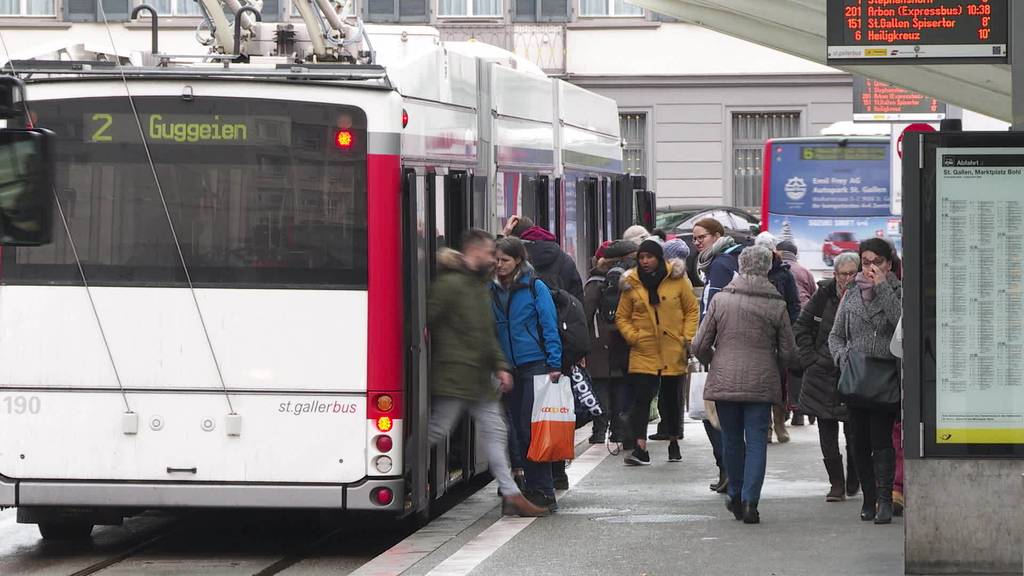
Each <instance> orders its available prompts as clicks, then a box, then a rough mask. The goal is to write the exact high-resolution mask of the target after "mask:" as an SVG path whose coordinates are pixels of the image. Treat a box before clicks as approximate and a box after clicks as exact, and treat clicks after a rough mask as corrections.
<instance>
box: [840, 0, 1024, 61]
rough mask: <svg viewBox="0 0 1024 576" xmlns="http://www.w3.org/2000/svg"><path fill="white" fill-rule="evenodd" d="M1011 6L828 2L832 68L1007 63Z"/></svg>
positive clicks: (998, 2)
mask: <svg viewBox="0 0 1024 576" xmlns="http://www.w3.org/2000/svg"><path fill="white" fill-rule="evenodd" d="M1007 4H1008V0H961V1H957V0H828V5H827V8H828V20H827V22H828V29H827V40H828V61H829V63H831V64H855V63H856V64H863V63H883V62H884V63H894V64H912V63H915V62H917V63H920V61H921V60H927V61H928V62H929V63H933V64H934V63H943V62H945V63H969V62H987V63H992V64H999V63H1006V62H1007V49H1008V47H1007V44H1008V38H1009V27H1010V25H1009V11H1008V9H1007Z"/></svg>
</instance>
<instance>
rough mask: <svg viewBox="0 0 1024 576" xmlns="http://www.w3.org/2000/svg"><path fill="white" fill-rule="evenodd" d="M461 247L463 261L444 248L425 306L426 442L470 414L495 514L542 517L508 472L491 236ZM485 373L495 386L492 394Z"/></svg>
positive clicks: (474, 236) (439, 441) (506, 379)
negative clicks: (497, 504)
mask: <svg viewBox="0 0 1024 576" xmlns="http://www.w3.org/2000/svg"><path fill="white" fill-rule="evenodd" d="M462 248H463V250H464V251H465V254H464V255H463V254H460V253H458V252H455V251H453V250H448V249H445V250H442V251H441V252H440V253H439V254H438V257H437V263H438V268H439V273H438V278H437V280H436V281H435V282H434V286H433V288H432V290H431V291H430V301H429V303H428V306H427V328H428V330H429V332H430V393H431V412H430V425H429V438H430V444H431V445H432V446H438V445H443V442H444V439H445V437H447V436H448V435H449V434H451V432H452V430H453V429H454V428H455V426H456V424H458V422H459V419H460V418H461V417H462V415H463V414H464V413H466V412H469V413H470V414H472V416H473V419H474V421H475V422H476V426H477V429H478V430H479V431H480V433H481V436H482V441H483V445H484V449H485V450H486V452H487V459H488V462H489V464H490V467H489V468H490V471H491V474H493V475H494V478H495V480H497V481H498V486H499V488H500V489H501V495H502V513H503V514H506V515H519V516H543V515H545V514H547V510H546V509H544V508H541V507H539V506H536V505H535V504H533V503H532V502H530V501H529V500H527V499H526V498H525V497H524V496H523V494H522V493H521V492H520V490H519V487H518V486H516V483H515V481H514V480H513V478H512V471H511V469H510V467H509V459H508V430H507V428H506V426H505V419H504V415H503V410H502V408H501V404H500V402H499V394H500V393H507V392H509V391H511V390H512V386H513V382H512V374H511V373H510V372H509V370H510V368H511V367H510V366H509V365H508V364H507V362H506V361H505V356H504V354H503V353H502V351H501V347H500V346H499V345H498V340H497V338H496V337H495V329H494V317H493V315H492V314H491V313H490V293H489V291H488V288H487V282H488V279H489V276H490V273H491V270H492V269H493V267H494V237H492V236H491V235H490V234H489V233H487V232H484V231H483V230H476V229H471V230H468V231H467V232H466V233H465V234H464V235H463V237H462ZM492 375H494V376H497V379H498V381H499V382H500V385H499V386H498V387H497V388H496V387H495V386H494V383H493V381H492Z"/></svg>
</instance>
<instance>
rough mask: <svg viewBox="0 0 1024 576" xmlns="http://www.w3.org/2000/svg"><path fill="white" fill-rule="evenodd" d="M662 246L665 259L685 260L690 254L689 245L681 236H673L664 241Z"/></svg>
mask: <svg viewBox="0 0 1024 576" xmlns="http://www.w3.org/2000/svg"><path fill="white" fill-rule="evenodd" d="M664 248H665V259H666V260H673V259H679V260H686V259H687V258H688V257H689V256H690V247H689V246H687V245H686V242H684V241H683V240H682V238H673V239H671V240H669V241H668V242H665V247H664Z"/></svg>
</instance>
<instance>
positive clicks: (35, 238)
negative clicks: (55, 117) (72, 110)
mask: <svg viewBox="0 0 1024 576" xmlns="http://www.w3.org/2000/svg"><path fill="white" fill-rule="evenodd" d="M53 141H54V134H53V132H50V131H49V130H43V129H39V128H35V129H28V130H15V129H5V130H0V245H3V246H41V245H43V244H49V243H50V240H51V236H52V233H53V172H54V169H53V168H54V167H53Z"/></svg>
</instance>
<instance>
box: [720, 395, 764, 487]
mask: <svg viewBox="0 0 1024 576" xmlns="http://www.w3.org/2000/svg"><path fill="white" fill-rule="evenodd" d="M715 405H716V406H717V407H718V420H719V421H720V422H721V423H722V458H723V459H724V460H725V471H726V474H728V475H729V496H730V497H732V498H740V500H742V501H743V502H749V503H751V504H757V502H758V501H759V500H760V499H761V486H762V485H764V471H765V467H766V466H767V465H768V435H767V430H768V422H769V420H770V418H771V415H772V405H771V404H769V403H767V402H724V401H722V400H719V401H717V402H715Z"/></svg>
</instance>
